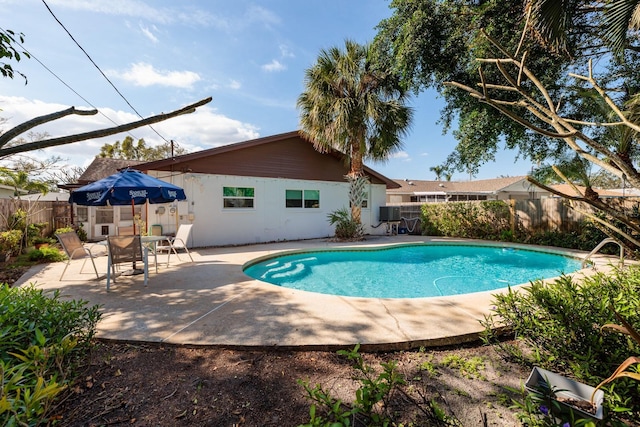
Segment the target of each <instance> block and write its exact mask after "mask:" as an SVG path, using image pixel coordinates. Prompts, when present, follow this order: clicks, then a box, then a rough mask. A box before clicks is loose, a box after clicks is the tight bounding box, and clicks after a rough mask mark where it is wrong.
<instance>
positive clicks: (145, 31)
mask: <svg viewBox="0 0 640 427" xmlns="http://www.w3.org/2000/svg"><path fill="white" fill-rule="evenodd" d="M153 29H154V30H157V28H156V27H155V26H154V27H153ZM140 31H142V34H144V35H145V36H146V37H147V38H148V39H149V40H151V41H152V42H153V43H158V38H157V37H156V36H155V35H154V34H153V33H152V32H151V30H150V29H149V27H145V26H144V25H142V24H140Z"/></svg>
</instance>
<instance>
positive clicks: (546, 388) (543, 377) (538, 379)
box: [525, 368, 604, 420]
mask: <svg viewBox="0 0 640 427" xmlns="http://www.w3.org/2000/svg"><path fill="white" fill-rule="evenodd" d="M525 388H526V389H527V390H528V391H529V392H531V393H538V394H542V395H544V396H551V397H552V398H553V399H554V400H556V401H557V402H558V403H559V404H560V405H561V406H563V407H565V408H569V409H571V410H572V411H574V412H576V413H579V414H581V415H583V416H584V417H585V418H591V419H594V420H602V418H603V416H604V414H603V407H602V401H603V400H604V392H603V391H602V390H598V391H597V392H596V394H595V396H594V398H593V402H591V395H592V394H593V392H594V390H595V387H591V386H588V385H586V384H582V383H579V382H577V381H574V380H571V379H569V378H566V377H563V376H562V375H559V374H556V373H554V372H551V371H547V370H545V369H541V368H533V370H532V371H531V374H530V375H529V378H528V379H527V382H526V383H525Z"/></svg>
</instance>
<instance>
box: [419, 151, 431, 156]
mask: <svg viewBox="0 0 640 427" xmlns="http://www.w3.org/2000/svg"><path fill="white" fill-rule="evenodd" d="M420 155H421V156H423V157H427V156H428V155H429V153H427V152H424V153H420Z"/></svg>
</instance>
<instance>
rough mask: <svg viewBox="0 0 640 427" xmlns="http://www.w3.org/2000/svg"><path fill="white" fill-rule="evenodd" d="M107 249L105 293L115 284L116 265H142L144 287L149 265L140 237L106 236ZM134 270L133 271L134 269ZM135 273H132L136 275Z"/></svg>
mask: <svg viewBox="0 0 640 427" xmlns="http://www.w3.org/2000/svg"><path fill="white" fill-rule="evenodd" d="M107 248H108V249H109V262H108V265H107V291H108V290H109V287H110V284H111V276H112V275H113V282H114V283H115V282H116V265H119V264H124V263H129V264H131V263H132V264H133V265H135V263H137V262H142V263H143V264H144V286H147V281H148V278H149V265H148V260H147V257H146V256H144V252H143V249H142V241H141V239H140V235H131V236H108V237H107ZM134 270H135V269H134ZM136 273H137V271H133V274H136Z"/></svg>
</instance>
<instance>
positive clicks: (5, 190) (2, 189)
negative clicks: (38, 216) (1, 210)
mask: <svg viewBox="0 0 640 427" xmlns="http://www.w3.org/2000/svg"><path fill="white" fill-rule="evenodd" d="M27 193H28V191H27V190H23V189H18V194H19V195H20V197H22V195H23V194H27ZM15 196H16V189H15V188H14V187H12V186H10V185H4V184H0V199H13V198H14V197H15Z"/></svg>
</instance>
